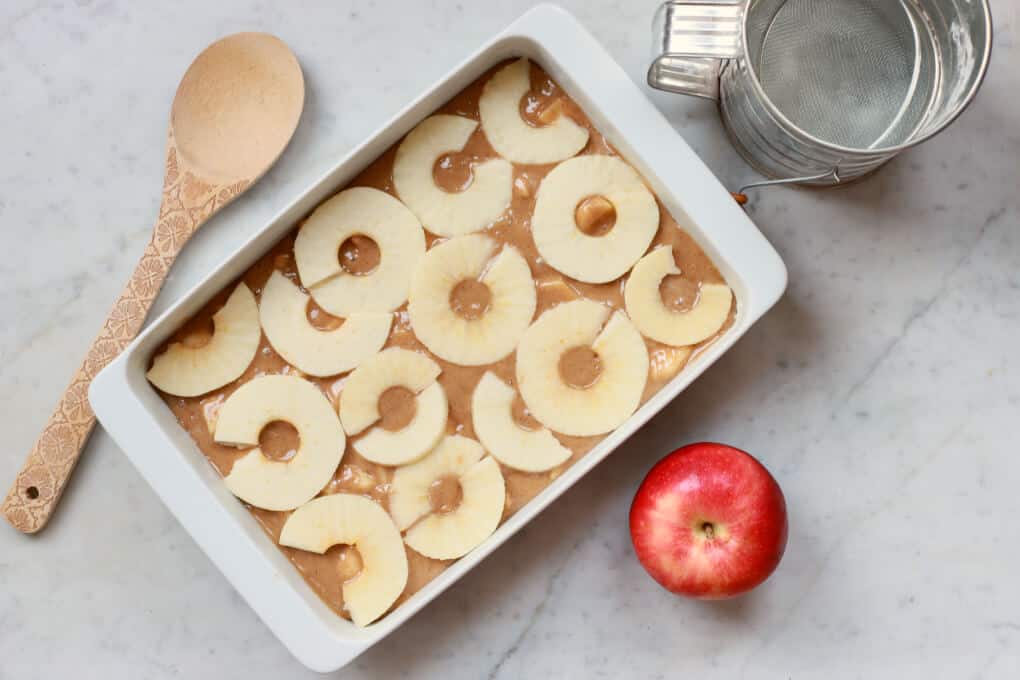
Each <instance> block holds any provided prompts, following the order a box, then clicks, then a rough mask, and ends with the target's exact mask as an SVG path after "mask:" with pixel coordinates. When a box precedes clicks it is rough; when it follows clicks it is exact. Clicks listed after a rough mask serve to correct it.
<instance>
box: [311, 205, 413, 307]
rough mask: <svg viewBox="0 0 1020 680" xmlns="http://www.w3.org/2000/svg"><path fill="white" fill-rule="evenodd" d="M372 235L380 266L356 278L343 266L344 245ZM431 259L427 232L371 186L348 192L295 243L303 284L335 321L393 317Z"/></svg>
mask: <svg viewBox="0 0 1020 680" xmlns="http://www.w3.org/2000/svg"><path fill="white" fill-rule="evenodd" d="M354 236H366V237H368V238H370V239H372V240H373V241H375V244H376V245H377V246H378V247H379V263H378V265H377V266H376V267H375V268H374V269H373V270H372V271H369V272H366V273H364V274H361V275H354V274H351V273H348V272H347V271H345V270H344V268H343V267H342V265H341V264H340V257H339V251H340V246H342V245H343V244H344V242H345V241H347V240H348V239H350V238H352V237H354ZM424 254H425V232H424V231H423V230H422V227H421V224H420V223H419V222H418V218H416V217H415V216H414V214H413V213H412V212H411V211H410V210H408V209H407V206H405V205H404V204H403V203H401V202H400V201H398V200H397V199H395V198H393V197H392V196H390V195H389V194H387V193H386V192H384V191H380V190H379V189H372V188H369V187H354V188H351V189H345V190H344V191H341V192H340V193H339V194H337V195H336V196H334V197H333V198H331V199H329V200H327V201H326V202H325V203H323V204H321V205H320V206H319V207H318V208H316V209H315V211H314V212H313V213H312V214H311V215H309V216H308V219H307V220H305V222H304V224H302V225H301V228H300V229H299V230H298V234H297V237H296V238H295V239H294V261H295V263H296V264H297V270H298V276H300V277H301V284H302V285H303V286H304V287H305V288H307V289H308V292H309V293H311V295H312V297H313V298H314V299H315V302H316V304H318V305H319V306H320V307H322V308H323V309H325V310H326V311H327V312H329V313H330V314H332V315H333V316H339V317H348V316H351V315H352V314H356V313H358V312H391V311H393V310H395V309H397V308H398V307H400V305H402V304H404V302H405V301H406V300H407V292H408V288H409V286H410V284H411V272H412V271H413V269H414V266H415V264H417V262H418V260H419V258H421V256H422V255H424Z"/></svg>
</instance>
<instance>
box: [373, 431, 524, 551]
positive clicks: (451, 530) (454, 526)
mask: <svg viewBox="0 0 1020 680" xmlns="http://www.w3.org/2000/svg"><path fill="white" fill-rule="evenodd" d="M484 455H485V450H484V449H483V448H482V446H481V444H479V443H478V442H476V441H475V440H473V439H469V438H468V437H463V436H461V435H449V436H447V437H444V438H443V440H442V441H441V442H439V444H438V445H437V446H436V448H435V449H433V450H432V451H431V452H430V453H429V454H428V455H427V456H425V457H424V458H422V459H421V460H419V461H418V462H416V463H414V464H412V465H406V466H403V467H399V468H397V470H396V471H395V472H394V473H393V480H392V482H391V483H390V496H389V503H390V514H391V515H392V516H393V519H394V521H395V522H396V524H397V527H399V528H401V529H407V532H406V534H405V536H404V541H405V542H406V543H407V545H408V546H410V547H411V548H412V549H413V550H415V551H416V552H419V553H421V554H422V555H425V556H426V557H431V558H433V559H438V560H450V559H456V558H458V557H462V556H463V555H466V554H467V553H469V552H470V551H471V550H473V549H474V548H475V547H476V546H478V545H479V544H480V543H481V542H482V541H484V540H485V539H486V538H488V537H489V536H490V535H491V534H492V532H493V531H495V530H496V527H497V526H499V521H500V519H502V517H503V507H504V503H505V501H506V486H505V483H504V480H503V473H502V472H501V471H500V469H499V464H498V463H497V462H496V461H495V459H493V458H491V457H483V456H484ZM443 477H454V478H456V479H457V483H458V484H459V486H460V489H461V500H460V504H459V505H458V506H457V507H456V508H454V509H452V510H451V511H449V512H433V508H432V505H431V502H430V498H429V495H430V488H431V486H432V484H433V483H434V482H436V481H437V480H440V479H442V478H443Z"/></svg>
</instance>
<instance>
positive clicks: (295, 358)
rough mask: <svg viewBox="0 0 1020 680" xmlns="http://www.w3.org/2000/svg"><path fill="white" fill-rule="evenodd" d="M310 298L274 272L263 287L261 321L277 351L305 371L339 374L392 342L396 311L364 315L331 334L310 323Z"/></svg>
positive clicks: (260, 305) (353, 315)
mask: <svg viewBox="0 0 1020 680" xmlns="http://www.w3.org/2000/svg"><path fill="white" fill-rule="evenodd" d="M308 301H309V297H308V296H307V295H305V294H304V293H302V292H301V290H300V289H299V288H298V287H297V286H296V285H294V284H293V283H291V282H290V280H288V279H287V277H286V276H284V275H283V274H281V273H280V272H278V271H274V272H273V273H272V275H270V277H269V281H267V282H266V285H265V286H264V287H263V289H262V297H261V298H260V299H259V320H260V321H261V322H262V330H263V331H265V333H266V337H267V338H268V339H269V343H270V344H271V345H272V346H273V349H275V350H276V352H277V353H278V354H279V355H280V356H282V357H283V358H284V359H285V360H286V361H287V362H288V363H290V364H291V365H292V366H295V367H296V368H298V369H299V370H301V371H303V372H305V373H307V374H309V375H314V376H318V377H325V376H330V375H337V374H339V373H344V372H346V371H349V370H351V369H352V368H354V367H356V366H357V365H358V364H360V363H361V362H362V361H365V360H366V359H368V358H369V357H371V356H374V355H375V354H376V353H377V352H378V351H379V350H380V349H382V346H383V345H384V344H385V343H386V338H387V336H388V335H389V333H390V325H391V324H392V322H393V314H392V313H390V312H358V313H356V314H352V315H351V316H349V317H347V318H346V319H345V320H344V323H343V325H341V326H340V327H339V328H336V329H334V330H331V331H325V330H319V329H318V328H315V327H314V326H312V324H311V323H310V322H309V321H308V316H307V314H306V311H307V309H308Z"/></svg>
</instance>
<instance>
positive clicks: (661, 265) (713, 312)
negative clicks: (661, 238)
mask: <svg viewBox="0 0 1020 680" xmlns="http://www.w3.org/2000/svg"><path fill="white" fill-rule="evenodd" d="M673 274H680V268H679V267H677V266H676V262H675V261H674V260H673V250H672V248H670V247H669V246H660V247H658V248H656V249H655V250H653V251H652V252H650V253H648V254H647V255H645V256H644V257H643V258H641V260H640V261H638V263H637V264H636V265H634V269H633V271H631V273H630V276H629V277H628V278H627V285H626V287H625V288H624V301H625V302H626V304H627V313H628V314H629V315H630V318H631V319H633V320H634V325H636V326H637V327H638V330H640V331H641V332H642V333H643V334H644V335H646V336H648V337H649V338H651V339H652V340H655V341H656V342H661V343H662V344H664V345H672V346H674V347H684V346H687V345H696V344H698V343H699V342H703V341H705V340H707V339H709V338H711V337H712V336H713V335H715V334H716V333H718V332H719V329H720V328H722V327H723V324H725V323H726V319H727V318H728V317H729V315H730V307H731V306H732V304H733V291H731V290H730V287H729V286H726V285H724V284H719V283H703V284H702V285H701V288H700V290H699V292H698V299H697V302H696V303H695V304H694V306H693V307H692V308H691V309H690V311H687V312H678V311H674V310H671V309H669V308H668V307H667V306H666V305H665V304H664V303H663V301H662V296H661V295H660V294H659V286H660V285H661V284H662V280H663V279H664V278H665V277H667V276H670V275H673Z"/></svg>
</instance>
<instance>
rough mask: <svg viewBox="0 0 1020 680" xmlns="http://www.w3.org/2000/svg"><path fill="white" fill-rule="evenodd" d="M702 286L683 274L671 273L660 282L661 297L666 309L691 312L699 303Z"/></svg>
mask: <svg viewBox="0 0 1020 680" xmlns="http://www.w3.org/2000/svg"><path fill="white" fill-rule="evenodd" d="M699 293H700V286H699V285H698V284H697V283H696V282H695V281H691V280H690V279H687V278H684V277H683V276H682V275H681V274H670V275H669V276H666V277H664V278H663V279H662V282H661V283H659V297H660V298H662V304H664V305H665V306H666V309H668V310H670V311H673V312H689V311H691V310H692V309H694V307H695V306H696V305H697V304H698V294H699Z"/></svg>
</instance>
